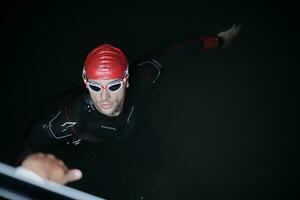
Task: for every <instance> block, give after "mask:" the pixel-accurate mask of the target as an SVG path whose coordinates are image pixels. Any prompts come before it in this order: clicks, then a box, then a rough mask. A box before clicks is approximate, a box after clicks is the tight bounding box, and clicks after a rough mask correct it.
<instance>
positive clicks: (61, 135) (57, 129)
mask: <svg viewBox="0 0 300 200" xmlns="http://www.w3.org/2000/svg"><path fill="white" fill-rule="evenodd" d="M58 102H59V103H58ZM53 107H56V109H54V108H53ZM64 107H65V101H64V100H63V99H61V98H59V100H55V101H51V103H49V104H47V106H45V107H44V108H43V111H41V113H40V114H39V115H38V116H37V117H36V120H35V121H34V123H33V125H32V127H31V128H30V130H29V132H28V133H27V134H26V136H25V138H24V139H23V141H21V142H20V145H19V146H18V147H17V149H16V153H15V156H14V158H13V160H12V164H13V165H19V164H21V162H22V161H23V160H24V159H25V158H26V156H28V155H29V154H31V153H35V152H45V151H46V150H47V148H49V147H51V146H53V145H56V144H59V143H61V142H66V141H67V139H68V138H69V137H70V136H72V130H71V129H70V127H71V126H73V125H74V124H72V123H71V122H69V121H68V119H67V118H66V115H65V113H64Z"/></svg>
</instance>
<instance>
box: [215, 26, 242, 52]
mask: <svg viewBox="0 0 300 200" xmlns="http://www.w3.org/2000/svg"><path fill="white" fill-rule="evenodd" d="M241 27H242V23H240V24H238V25H236V24H234V25H233V26H232V27H231V28H230V29H228V30H226V31H222V32H220V33H218V34H217V35H218V36H219V37H222V38H223V39H224V45H223V46H222V48H225V47H227V46H228V45H229V44H230V43H231V42H232V40H233V39H234V38H235V37H236V36H237V35H238V34H239V32H240V29H241Z"/></svg>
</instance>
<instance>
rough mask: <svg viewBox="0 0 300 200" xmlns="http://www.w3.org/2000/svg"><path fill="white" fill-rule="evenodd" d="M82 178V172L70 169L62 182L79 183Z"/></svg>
mask: <svg viewBox="0 0 300 200" xmlns="http://www.w3.org/2000/svg"><path fill="white" fill-rule="evenodd" d="M81 177H82V172H81V171H80V170H79V169H70V170H68V171H67V172H66V174H65V176H64V178H63V180H62V184H66V183H69V182H73V181H77V180H79V179H81Z"/></svg>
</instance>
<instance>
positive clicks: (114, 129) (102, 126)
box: [101, 125, 117, 131]
mask: <svg viewBox="0 0 300 200" xmlns="http://www.w3.org/2000/svg"><path fill="white" fill-rule="evenodd" d="M101 128H105V129H109V130H113V131H117V129H116V128H114V127H109V126H104V125H101Z"/></svg>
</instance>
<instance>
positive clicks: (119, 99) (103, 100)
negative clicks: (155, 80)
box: [86, 79, 128, 116]
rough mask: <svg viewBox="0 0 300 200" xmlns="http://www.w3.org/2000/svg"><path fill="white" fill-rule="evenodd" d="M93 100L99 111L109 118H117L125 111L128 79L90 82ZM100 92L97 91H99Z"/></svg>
mask: <svg viewBox="0 0 300 200" xmlns="http://www.w3.org/2000/svg"><path fill="white" fill-rule="evenodd" d="M86 85H87V88H88V90H89V93H90V96H91V99H92V101H93V103H94V105H95V106H96V108H97V110H98V111H99V112H101V113H102V114H104V115H107V116H117V115H119V114H120V113H121V111H122V109H123V104H124V100H125V93H126V87H128V81H127V79H109V80H100V79H98V80H88V81H87V82H86ZM99 88H100V91H95V89H96V90H99Z"/></svg>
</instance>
